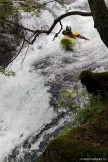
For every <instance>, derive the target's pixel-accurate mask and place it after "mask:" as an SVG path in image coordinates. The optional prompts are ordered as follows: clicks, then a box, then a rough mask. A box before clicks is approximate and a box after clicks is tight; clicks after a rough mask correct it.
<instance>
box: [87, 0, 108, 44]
mask: <svg viewBox="0 0 108 162" xmlns="http://www.w3.org/2000/svg"><path fill="white" fill-rule="evenodd" d="M88 2H89V5H90V9H91V12H92V16H93V19H94V27H95V28H96V29H97V31H98V32H99V34H100V37H101V40H102V41H103V42H104V44H105V45H106V46H107V47H108V9H107V7H106V5H105V2H104V0H88Z"/></svg>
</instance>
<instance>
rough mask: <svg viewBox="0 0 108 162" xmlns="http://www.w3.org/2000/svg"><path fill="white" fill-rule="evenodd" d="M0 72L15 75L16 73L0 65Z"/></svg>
mask: <svg viewBox="0 0 108 162" xmlns="http://www.w3.org/2000/svg"><path fill="white" fill-rule="evenodd" d="M0 73H2V74H4V75H5V76H8V77H9V76H13V77H14V76H15V75H16V73H15V72H14V71H12V70H10V71H9V70H6V69H5V68H3V67H0Z"/></svg>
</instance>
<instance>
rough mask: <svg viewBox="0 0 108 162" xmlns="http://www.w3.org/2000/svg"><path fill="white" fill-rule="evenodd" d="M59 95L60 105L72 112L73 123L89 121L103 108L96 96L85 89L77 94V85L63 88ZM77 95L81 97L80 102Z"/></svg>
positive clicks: (103, 105) (78, 123)
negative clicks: (60, 98) (60, 97)
mask: <svg viewBox="0 0 108 162" xmlns="http://www.w3.org/2000/svg"><path fill="white" fill-rule="evenodd" d="M61 96H62V97H63V100H62V102H61V104H60V106H61V107H62V108H65V109H66V108H68V109H70V110H71V111H72V113H73V114H74V118H75V120H74V122H73V125H80V124H84V123H86V122H88V121H90V120H91V118H93V117H96V116H98V115H99V114H100V113H101V112H102V111H103V109H105V104H104V103H103V102H102V101H100V100H99V98H98V97H97V96H90V95H89V94H88V92H87V91H86V90H84V91H83V92H82V93H81V94H79V92H78V86H77V85H75V86H69V87H67V88H65V91H64V92H63V93H62V94H61ZM79 97H80V98H81V97H82V98H83V100H82V101H81V102H82V103H81V102H78V98H79ZM69 127H70V126H69Z"/></svg>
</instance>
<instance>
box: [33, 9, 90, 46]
mask: <svg viewBox="0 0 108 162" xmlns="http://www.w3.org/2000/svg"><path fill="white" fill-rule="evenodd" d="M72 15H80V16H92V15H91V12H81V11H72V12H68V13H65V14H63V15H61V16H59V17H58V18H57V19H55V20H54V22H53V24H52V25H51V27H50V28H49V30H35V32H34V38H33V40H32V41H31V42H30V44H33V43H34V41H35V40H36V38H37V37H38V36H39V35H40V34H42V33H44V34H47V35H49V34H50V33H51V32H52V30H53V29H54V27H55V26H56V25H57V23H58V22H59V23H60V21H61V20H62V19H64V18H65V17H68V16H72ZM60 25H61V24H60Z"/></svg>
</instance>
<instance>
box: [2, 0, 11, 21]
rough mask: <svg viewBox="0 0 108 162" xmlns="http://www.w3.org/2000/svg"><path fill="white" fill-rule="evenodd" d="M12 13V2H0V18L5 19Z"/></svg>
mask: <svg viewBox="0 0 108 162" xmlns="http://www.w3.org/2000/svg"><path fill="white" fill-rule="evenodd" d="M13 13H14V8H13V5H12V0H0V18H6V17H7V16H9V15H12V14H13Z"/></svg>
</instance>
